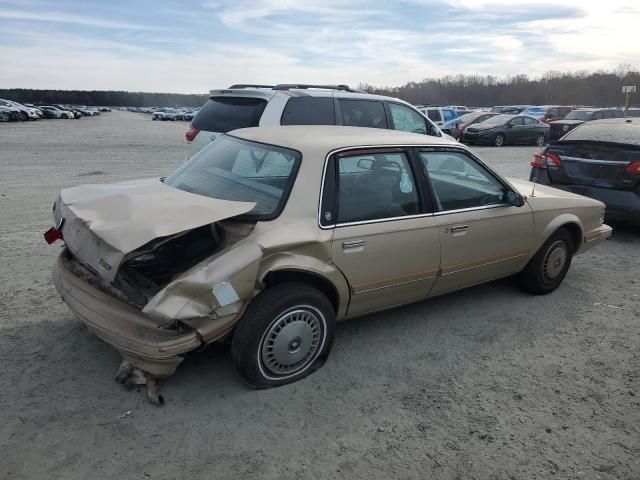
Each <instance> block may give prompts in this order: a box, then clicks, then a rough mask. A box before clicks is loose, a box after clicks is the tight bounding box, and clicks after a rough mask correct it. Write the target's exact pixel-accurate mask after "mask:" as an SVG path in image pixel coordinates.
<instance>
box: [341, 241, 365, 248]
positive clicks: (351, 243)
mask: <svg viewBox="0 0 640 480" xmlns="http://www.w3.org/2000/svg"><path fill="white" fill-rule="evenodd" d="M360 247H364V240H350V241H347V242H342V248H344V249H345V250H346V249H348V248H360Z"/></svg>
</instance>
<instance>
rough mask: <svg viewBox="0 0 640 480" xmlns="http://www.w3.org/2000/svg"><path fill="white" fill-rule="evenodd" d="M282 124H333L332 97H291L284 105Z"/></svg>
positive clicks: (334, 120)
mask: <svg viewBox="0 0 640 480" xmlns="http://www.w3.org/2000/svg"><path fill="white" fill-rule="evenodd" d="M280 123H281V124H282V125H335V124H336V115H335V108H334V106H333V98H332V97H292V98H290V99H289V101H288V102H287V105H286V106H285V107H284V112H282V118H281V120H280Z"/></svg>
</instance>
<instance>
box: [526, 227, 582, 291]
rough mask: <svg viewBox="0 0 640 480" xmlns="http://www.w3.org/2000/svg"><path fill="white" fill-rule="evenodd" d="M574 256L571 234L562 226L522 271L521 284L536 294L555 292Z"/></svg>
mask: <svg viewBox="0 0 640 480" xmlns="http://www.w3.org/2000/svg"><path fill="white" fill-rule="evenodd" d="M572 256H573V239H572V237H571V234H570V233H569V232H568V231H567V230H566V229H565V228H560V229H559V230H557V231H556V232H555V233H554V234H553V235H551V237H549V239H548V240H547V241H546V242H545V243H544V245H542V247H540V250H538V252H537V253H536V254H535V255H534V257H533V258H532V259H531V260H530V261H529V263H528V264H527V266H526V267H525V268H524V270H523V271H522V272H520V278H519V280H520V285H521V286H522V288H524V289H525V290H526V291H527V292H530V293H533V294H534V295H545V294H547V293H551V292H553V291H554V290H555V289H556V288H558V287H559V286H560V284H561V283H562V280H564V277H565V275H566V274H567V271H568V270H569V267H570V266H571V258H572Z"/></svg>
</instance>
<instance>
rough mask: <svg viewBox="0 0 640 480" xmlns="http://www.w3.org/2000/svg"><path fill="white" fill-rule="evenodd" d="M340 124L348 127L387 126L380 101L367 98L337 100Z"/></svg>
mask: <svg viewBox="0 0 640 480" xmlns="http://www.w3.org/2000/svg"><path fill="white" fill-rule="evenodd" d="M338 104H339V105H340V114H341V115H342V125H348V126H350V127H369V128H387V117H386V115H385V113H384V105H383V103H382V102H375V101H369V100H343V99H340V100H338Z"/></svg>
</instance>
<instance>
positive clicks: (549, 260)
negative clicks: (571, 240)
mask: <svg viewBox="0 0 640 480" xmlns="http://www.w3.org/2000/svg"><path fill="white" fill-rule="evenodd" d="M566 263H567V245H566V244H565V243H564V242H562V241H560V240H558V241H557V242H555V243H553V244H552V245H551V247H549V250H547V254H546V255H545V257H544V265H543V274H544V277H545V279H546V280H555V279H556V278H557V277H558V275H560V272H562V270H563V268H564V266H565V264H566Z"/></svg>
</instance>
